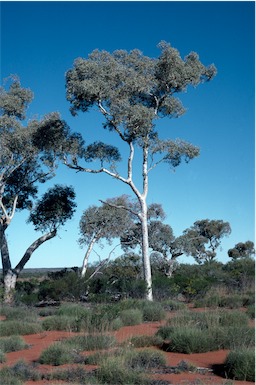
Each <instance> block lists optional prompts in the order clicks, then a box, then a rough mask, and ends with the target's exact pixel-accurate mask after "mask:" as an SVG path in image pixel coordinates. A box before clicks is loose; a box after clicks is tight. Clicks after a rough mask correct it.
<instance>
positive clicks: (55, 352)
mask: <svg viewBox="0 0 256 385" xmlns="http://www.w3.org/2000/svg"><path fill="white" fill-rule="evenodd" d="M77 361H80V357H79V355H78V353H77V352H76V351H74V350H72V349H70V347H69V346H68V345H67V344H63V343H61V342H56V343H55V344H52V345H50V346H49V347H48V348H46V349H45V350H43V352H42V353H41V355H40V357H39V362H40V363H41V364H46V365H53V366H59V365H64V364H71V363H74V362H77Z"/></svg>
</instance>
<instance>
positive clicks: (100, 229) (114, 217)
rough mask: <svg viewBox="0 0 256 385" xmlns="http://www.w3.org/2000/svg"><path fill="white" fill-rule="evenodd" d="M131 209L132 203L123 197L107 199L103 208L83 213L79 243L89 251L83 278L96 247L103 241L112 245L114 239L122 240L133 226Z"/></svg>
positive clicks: (82, 273)
mask: <svg viewBox="0 0 256 385" xmlns="http://www.w3.org/2000/svg"><path fill="white" fill-rule="evenodd" d="M120 207H123V208H120ZM129 207H131V202H129V198H128V196H125V195H122V196H120V197H117V198H112V199H107V200H106V202H102V205H101V206H95V205H93V206H90V207H88V209H86V210H85V211H84V212H83V214H82V217H81V219H80V223H79V228H80V238H79V243H80V245H81V246H84V245H86V246H87V249H86V253H85V256H84V259H83V264H82V270H81V276H82V277H84V276H85V274H86V271H87V267H88V261H89V257H90V255H91V252H92V250H93V247H94V245H95V244H96V243H99V242H101V241H102V240H106V241H107V242H108V243H109V244H111V243H112V241H113V239H114V238H120V237H121V236H122V234H123V233H124V232H125V230H127V228H129V227H130V226H132V225H133V221H132V216H131V213H130V211H129V210H128V208H129Z"/></svg>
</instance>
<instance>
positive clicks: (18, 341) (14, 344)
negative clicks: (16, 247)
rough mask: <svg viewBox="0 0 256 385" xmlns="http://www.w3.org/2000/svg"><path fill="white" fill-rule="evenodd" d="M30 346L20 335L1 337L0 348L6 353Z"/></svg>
mask: <svg viewBox="0 0 256 385" xmlns="http://www.w3.org/2000/svg"><path fill="white" fill-rule="evenodd" d="M28 347H29V345H27V344H26V343H25V341H24V340H23V339H22V338H21V337H20V336H11V337H2V338H0V350H1V351H2V352H4V353H9V352H15V351H17V350H22V349H27V348H28Z"/></svg>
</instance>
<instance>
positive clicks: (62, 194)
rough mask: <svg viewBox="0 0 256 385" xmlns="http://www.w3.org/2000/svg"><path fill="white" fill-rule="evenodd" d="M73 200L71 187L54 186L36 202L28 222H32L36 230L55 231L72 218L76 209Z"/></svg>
mask: <svg viewBox="0 0 256 385" xmlns="http://www.w3.org/2000/svg"><path fill="white" fill-rule="evenodd" d="M74 199H75V192H74V190H73V188H72V187H68V186H61V185H55V186H54V187H53V188H50V189H49V190H48V191H47V192H46V193H45V194H44V195H43V196H42V198H41V199H40V201H38V202H37V204H36V206H35V208H34V209H33V210H32V211H31V213H30V216H29V219H28V222H32V223H33V225H34V226H35V229H36V230H40V231H44V230H47V229H50V230H51V231H52V230H56V229H57V228H58V227H59V226H61V225H64V223H65V222H66V221H67V220H68V219H70V218H72V215H73V213H74V211H75V207H76V204H75V202H74Z"/></svg>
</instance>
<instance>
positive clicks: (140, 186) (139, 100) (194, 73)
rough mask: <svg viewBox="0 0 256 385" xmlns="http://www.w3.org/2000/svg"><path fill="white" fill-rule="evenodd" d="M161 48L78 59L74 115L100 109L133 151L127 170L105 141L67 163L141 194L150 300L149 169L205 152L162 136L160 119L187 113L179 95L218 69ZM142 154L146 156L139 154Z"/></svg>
mask: <svg viewBox="0 0 256 385" xmlns="http://www.w3.org/2000/svg"><path fill="white" fill-rule="evenodd" d="M159 48H160V50H161V53H160V55H159V57H158V58H150V57H147V56H144V55H143V54H142V53H141V52H140V51H139V50H137V49H135V50H132V51H130V52H127V51H125V50H117V51H114V52H113V53H112V54H111V53H109V52H107V51H99V50H94V51H93V52H92V53H91V54H90V55H89V57H88V58H87V59H83V58H78V59H76V60H75V62H74V66H73V68H72V69H70V70H69V71H67V73H66V92H67V100H68V101H69V102H70V103H71V113H72V114H73V115H76V114H77V113H78V112H79V111H82V112H87V111H89V110H90V109H91V108H93V107H96V108H97V109H98V111H99V113H100V114H101V115H102V116H103V118H104V123H103V127H104V128H105V129H106V130H109V131H110V133H112V134H115V135H116V137H117V138H118V139H119V140H120V144H121V143H122V144H123V145H124V146H126V147H127V151H128V152H127V154H128V155H126V160H125V163H126V171H125V172H124V173H122V172H120V171H119V170H118V167H117V163H118V162H120V161H121V154H120V151H119V150H118V148H116V147H115V146H113V145H112V144H111V145H110V144H105V143H103V142H101V141H96V142H94V143H92V144H89V145H88V146H87V147H85V150H84V152H83V154H82V153H80V154H79V155H80V157H79V156H75V154H73V156H72V157H66V158H65V160H64V162H65V164H66V165H67V166H69V167H71V168H73V169H75V170H77V171H81V172H88V173H105V174H107V175H108V176H110V177H112V178H114V179H116V180H118V181H120V182H122V183H124V184H126V185H127V186H129V188H130V189H131V191H132V193H133V194H134V195H135V197H136V198H137V200H138V203H139V209H138V211H137V213H136V215H137V218H138V220H139V221H140V223H141V227H142V259H143V269H144V279H145V281H146V284H147V298H148V299H149V300H152V299H153V296H152V279H151V267H150V258H149V251H148V249H149V244H148V224H147V209H148V208H147V195H148V189H149V173H150V172H151V171H152V170H154V169H155V167H156V166H157V165H159V164H160V163H164V162H165V163H167V164H168V165H169V166H171V167H177V166H178V165H179V164H180V163H181V161H182V159H185V161H186V162H188V161H189V160H191V159H193V158H195V157H197V156H198V155H199V149H198V147H196V146H194V145H192V144H191V143H188V142H186V141H184V140H180V139H176V140H171V139H161V138H160V137H159V135H158V132H157V130H156V122H157V121H158V119H159V118H164V117H169V118H177V117H179V116H181V115H182V114H183V113H184V112H185V109H184V107H183V105H182V103H181V101H180V100H179V99H178V98H177V97H176V95H177V94H179V93H180V92H184V91H186V90H187V87H188V86H189V85H192V86H196V85H198V84H200V83H204V82H206V81H209V80H211V79H212V78H213V77H214V75H215V73H216V69H215V67H214V66H213V65H210V66H207V67H206V66H204V65H203V64H202V63H201V61H200V60H199V57H198V55H197V54H196V53H194V52H191V53H190V54H188V56H186V57H185V59H184V60H183V59H182V58H181V56H180V54H179V52H178V50H176V49H174V48H173V47H171V46H170V45H169V44H167V43H166V42H161V43H160V44H159ZM137 153H140V154H141V157H135V154H137ZM139 159H141V161H140V160H139ZM84 161H85V162H84ZM92 161H98V165H96V166H95V167H93V168H92V167H89V165H88V164H87V163H89V162H92ZM137 162H140V165H138V163H137ZM135 163H136V169H138V168H140V172H141V183H140V182H138V183H137V182H136V181H135V178H134V169H135Z"/></svg>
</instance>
